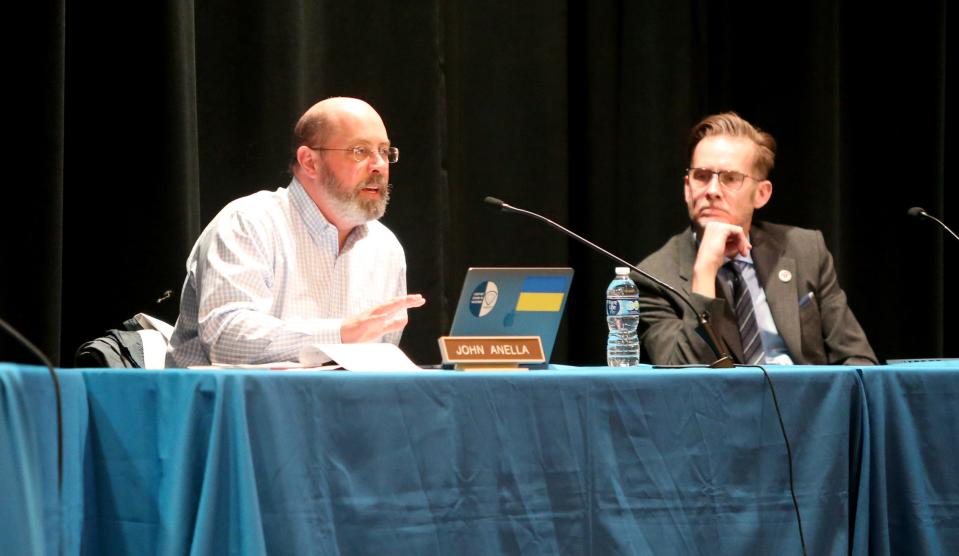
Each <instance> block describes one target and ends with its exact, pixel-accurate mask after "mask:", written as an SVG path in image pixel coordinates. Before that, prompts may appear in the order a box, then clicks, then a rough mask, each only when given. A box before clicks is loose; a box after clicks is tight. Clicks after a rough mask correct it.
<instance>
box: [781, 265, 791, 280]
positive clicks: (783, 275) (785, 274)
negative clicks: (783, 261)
mask: <svg viewBox="0 0 959 556" xmlns="http://www.w3.org/2000/svg"><path fill="white" fill-rule="evenodd" d="M792 279H793V273H792V272H789V271H788V270H786V269H785V268H784V269H782V270H780V271H779V280H780V281H781V282H788V281H790V280H792Z"/></svg>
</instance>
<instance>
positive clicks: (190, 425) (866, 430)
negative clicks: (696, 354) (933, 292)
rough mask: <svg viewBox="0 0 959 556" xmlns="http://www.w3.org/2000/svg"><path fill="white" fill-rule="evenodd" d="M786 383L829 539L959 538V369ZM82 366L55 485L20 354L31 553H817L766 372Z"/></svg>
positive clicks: (12, 383) (840, 548)
mask: <svg viewBox="0 0 959 556" xmlns="http://www.w3.org/2000/svg"><path fill="white" fill-rule="evenodd" d="M769 372H770V375H771V378H772V381H773V383H774V385H775V388H776V394H777V397H778V401H779V404H780V408H781V410H782V416H783V420H784V425H785V428H786V431H787V433H788V436H789V442H790V447H791V456H792V474H793V484H794V490H795V494H796V498H797V502H798V506H799V509H800V511H801V516H802V528H803V533H804V536H805V541H806V544H807V548H808V553H809V554H847V553H853V554H901V553H910V554H948V553H956V552H959V481H957V479H956V471H955V469H959V452H957V441H959V435H957V432H959V425H957V420H959V419H957V417H956V412H957V410H959V403H957V402H959V365H952V366H949V365H946V364H944V363H938V364H932V365H906V366H898V367H888V366H887V367H876V368H872V369H855V368H844V367H771V368H770V371H769ZM60 376H61V382H62V383H63V384H64V406H65V412H64V415H65V417H64V440H65V455H64V460H65V462H67V465H66V466H65V470H64V485H63V490H62V493H61V494H60V495H57V491H56V473H55V458H56V454H55V451H56V444H55V442H54V441H53V438H54V434H55V423H53V425H54V426H51V416H52V412H53V409H52V394H51V391H52V385H51V384H50V381H49V377H48V376H46V370H45V369H43V368H39V367H30V366H17V365H9V364H0V378H2V381H0V384H2V385H3V390H2V392H0V394H2V395H0V404H2V405H0V446H2V447H3V448H4V449H5V448H6V447H7V446H9V447H10V450H9V451H7V452H6V453H3V452H0V496H2V497H4V498H3V505H2V506H3V507H2V509H0V533H2V536H0V539H4V540H6V539H11V540H13V541H16V543H17V545H20V546H27V547H30V548H31V550H28V551H26V552H27V553H49V554H56V553H58V552H59V547H60V545H62V549H63V553H64V554H79V553H81V552H83V553H91V554H128V553H157V554H185V553H197V554H208V553H237V554H266V553H269V554H301V553H309V554H647V553H649V554H661V553H662V554H799V553H800V548H799V529H798V525H797V520H796V516H795V513H794V509H793V502H792V496H791V494H790V487H789V485H790V470H789V460H788V458H787V449H786V445H785V443H784V441H783V438H782V433H781V431H780V425H779V422H778V420H777V417H776V412H775V409H774V406H773V398H772V395H771V392H770V389H769V387H768V385H767V384H766V382H765V379H764V377H763V375H762V373H761V372H760V371H759V370H757V369H751V368H739V369H732V370H723V371H716V370H708V369H681V370H663V369H653V368H651V367H639V368H636V369H632V370H614V369H608V368H575V369H560V370H549V371H534V372H528V373H458V372H450V371H446V372H443V371H424V372H421V373H395V372H382V373H346V372H324V373H301V372H264V371H241V370H236V371H230V370H224V371H187V370H165V371H143V370H119V369H82V370H61V371H60ZM17 485H24V486H21V487H19V488H15V487H17ZM9 492H15V495H14V497H8V493H9ZM58 502H59V503H58ZM21 509H25V510H26V511H21ZM7 546H9V544H7Z"/></svg>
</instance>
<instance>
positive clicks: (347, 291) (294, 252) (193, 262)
mask: <svg viewBox="0 0 959 556" xmlns="http://www.w3.org/2000/svg"><path fill="white" fill-rule="evenodd" d="M186 270H187V277H186V280H185V282H184V284H183V292H182V295H181V298H180V316H179V318H178V319H177V323H176V330H175V331H174V333H173V337H172V339H171V341H170V348H169V351H168V353H167V361H166V364H167V367H187V366H191V365H208V364H210V363H237V364H242V363H268V362H275V361H296V360H297V358H298V357H299V352H300V349H301V348H302V347H303V346H304V345H307V344H311V343H340V342H341V339H340V324H341V323H342V320H343V318H344V317H347V316H350V315H354V314H357V313H360V312H362V311H365V310H367V309H369V308H371V307H373V306H375V305H378V304H381V303H383V302H385V301H387V300H388V299H390V298H392V297H394V296H398V295H405V294H406V258H405V255H404V252H403V248H402V246H401V245H400V243H399V241H397V239H396V236H394V235H393V233H392V232H391V231H390V230H389V229H387V228H386V227H385V226H384V225H383V224H381V223H379V222H376V221H372V222H369V223H367V224H364V225H362V226H357V227H356V228H354V229H353V231H352V232H350V235H349V236H347V239H346V242H345V243H344V245H343V249H342V251H341V250H340V249H339V236H338V232H337V229H336V227H335V226H333V225H332V224H330V222H329V221H327V220H326V218H324V217H323V214H322V213H321V212H320V211H319V209H318V208H317V207H316V204H315V203H314V202H313V200H312V199H311V198H310V197H309V195H307V193H306V191H305V190H304V189H303V186H302V185H301V184H300V183H299V182H298V181H297V180H296V178H294V179H293V181H292V182H290V185H289V186H288V187H286V188H279V189H277V190H276V191H260V192H258V193H254V194H253V195H249V196H247V197H243V198H240V199H237V200H235V201H233V202H231V203H230V204H228V205H227V206H226V207H224V208H223V210H222V211H220V213H219V214H218V215H217V216H216V218H214V219H213V221H212V222H210V224H209V225H208V226H207V227H206V229H205V230H204V231H203V233H202V234H201V235H200V238H199V239H198V240H197V242H196V245H194V247H193V251H192V252H191V253H190V257H189V258H188V259H187V267H186ZM401 334H402V332H393V333H390V334H387V335H386V336H384V337H383V338H382V340H383V341H389V342H392V343H394V344H398V343H399V340H400V335H401Z"/></svg>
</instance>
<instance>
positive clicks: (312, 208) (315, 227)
mask: <svg viewBox="0 0 959 556" xmlns="http://www.w3.org/2000/svg"><path fill="white" fill-rule="evenodd" d="M289 190H290V199H291V203H292V205H293V208H294V209H296V212H298V213H299V214H300V216H301V217H302V218H303V223H304V224H305V225H306V229H307V230H308V231H309V233H310V237H312V238H313V241H316V242H319V241H320V240H321V238H323V236H325V235H327V234H333V235H334V237H338V235H339V230H337V229H336V226H334V225H333V224H332V223H331V222H330V221H329V220H327V219H326V217H325V216H323V213H322V212H320V209H319V207H317V206H316V203H315V202H313V199H312V198H311V197H310V194H309V193H307V192H306V188H305V187H303V184H301V183H300V181H299V180H298V179H296V177H294V178H293V180H292V181H291V182H290V186H289ZM367 233H368V230H367V224H360V225H359V226H356V227H355V228H353V230H352V231H351V232H350V235H349V236H347V238H346V243H345V244H344V245H343V248H344V250H345V249H346V248H347V247H349V246H350V245H351V244H352V243H354V242H356V241H359V240H360V239H362V238H364V237H366V234H367Z"/></svg>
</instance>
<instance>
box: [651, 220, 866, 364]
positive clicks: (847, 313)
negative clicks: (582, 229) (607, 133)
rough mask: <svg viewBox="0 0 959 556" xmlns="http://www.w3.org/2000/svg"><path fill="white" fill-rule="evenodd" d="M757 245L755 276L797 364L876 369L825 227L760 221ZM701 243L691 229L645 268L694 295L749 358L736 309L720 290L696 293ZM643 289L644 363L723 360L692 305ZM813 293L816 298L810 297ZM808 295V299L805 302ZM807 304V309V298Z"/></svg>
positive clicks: (737, 356)
mask: <svg viewBox="0 0 959 556" xmlns="http://www.w3.org/2000/svg"><path fill="white" fill-rule="evenodd" d="M749 235H750V238H749V239H750V243H752V246H753V249H752V252H751V255H752V258H753V262H754V263H755V266H756V275H757V277H758V278H759V282H760V284H761V285H762V287H763V289H764V290H765V292H766V299H767V301H768V303H769V310H770V312H771V313H772V316H773V320H774V321H775V322H776V328H778V329H779V334H780V335H781V336H782V337H783V340H784V341H785V343H786V349H788V350H789V355H790V357H792V360H793V362H794V363H796V364H814V365H825V364H830V365H833V364H875V363H877V360H876V355H875V354H874V353H873V351H872V348H871V347H870V346H869V341H868V340H866V334H865V333H864V332H863V330H862V327H861V326H859V322H858V321H857V320H856V317H855V316H854V315H853V314H852V311H851V310H850V309H849V306H848V305H847V303H846V294H845V293H844V292H843V291H842V288H840V287H839V282H838V281H837V280H836V271H835V269H834V268H833V261H832V255H830V254H829V251H828V250H827V249H826V242H825V240H823V236H822V233H821V232H819V231H818V230H806V229H803V228H795V227H791V226H781V225H778V224H769V223H765V222H754V223H753V224H752V228H751V230H750V234H749ZM696 249H697V247H696V245H695V243H694V242H693V235H692V231H691V230H690V229H687V230H686V231H684V232H682V233H680V234H678V235H675V236H673V237H672V238H671V239H670V240H669V241H668V242H666V244H665V245H664V246H663V247H662V248H660V249H659V251H656V252H655V253H653V254H652V255H650V256H649V257H647V258H646V259H645V260H644V261H643V262H641V263H640V264H639V266H640V267H641V268H642V269H643V270H645V271H647V272H649V273H650V274H652V275H653V276H655V277H657V278H659V279H661V280H663V281H665V282H666V283H668V284H670V285H671V286H673V287H675V288H676V289H678V290H680V291H681V292H683V293H684V294H685V295H686V296H687V297H689V298H690V300H691V301H692V303H693V305H694V306H695V307H696V309H697V311H699V312H702V311H703V310H704V309H705V310H708V311H709V312H710V314H711V317H712V319H711V322H712V323H713V327H714V328H715V329H716V333H717V335H719V336H720V337H721V341H722V342H723V343H724V344H725V347H726V350H727V352H728V353H729V354H730V355H731V356H732V357H733V359H734V360H735V361H736V362H737V363H742V361H743V348H742V342H741V341H740V338H739V330H738V327H737V324H736V315H735V313H734V311H733V309H732V307H731V304H730V303H729V302H727V301H726V299H725V298H724V297H723V295H725V294H724V293H723V291H724V290H723V288H722V287H720V285H719V284H717V286H716V291H717V297H716V298H708V297H703V296H701V295H697V294H693V293H691V292H690V288H691V286H692V273H693V262H694V261H695V259H696ZM634 278H636V283H637V285H638V286H639V288H640V298H639V304H640V324H639V333H640V338H641V340H642V345H643V350H644V358H645V356H646V355H647V354H648V356H649V360H650V361H652V362H653V363H655V364H670V365H675V364H689V363H702V364H708V363H711V362H712V361H714V360H715V359H716V356H715V355H714V354H713V352H712V350H711V349H710V348H709V345H708V344H707V343H706V341H705V340H704V333H703V332H702V331H701V330H698V328H699V323H698V321H697V320H696V316H695V315H694V314H692V311H691V310H690V308H689V306H688V305H686V304H685V303H683V302H682V301H681V300H679V299H678V298H677V297H676V296H675V295H674V294H673V293H671V292H669V291H667V290H666V289H664V288H661V287H660V286H657V285H656V284H653V283H652V282H650V281H648V280H646V279H645V278H643V277H639V276H634ZM810 292H811V293H812V297H809V296H808V294H810ZM804 298H805V299H804ZM801 300H802V304H801V306H800V301H801Z"/></svg>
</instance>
